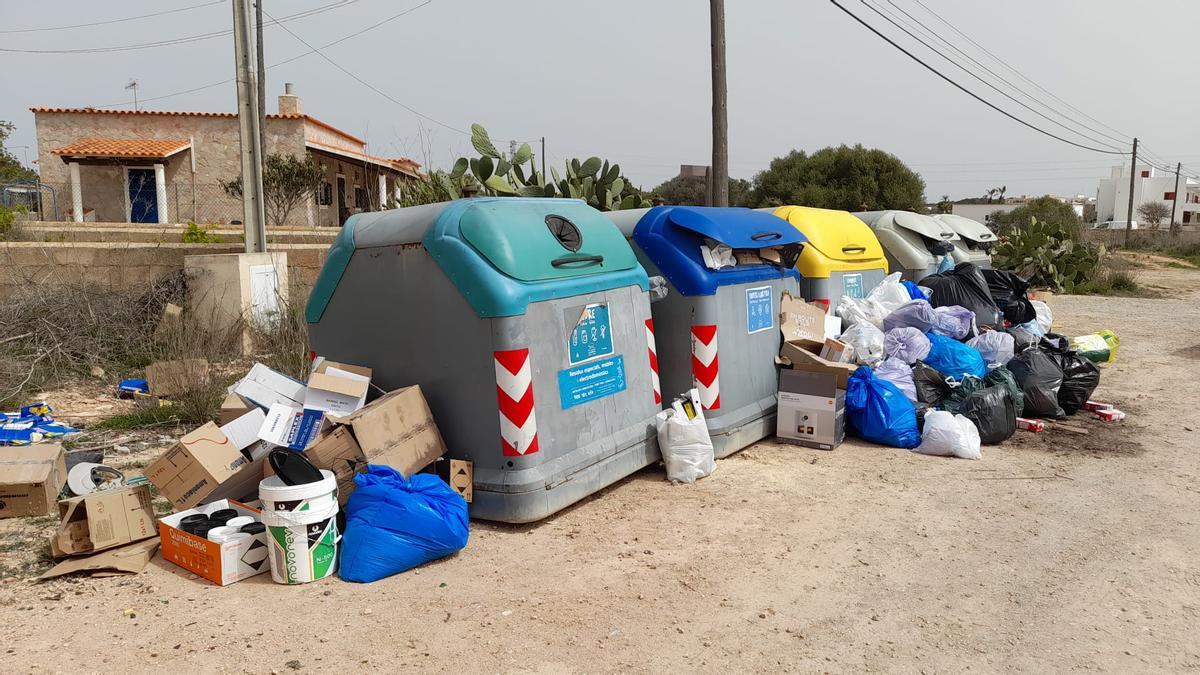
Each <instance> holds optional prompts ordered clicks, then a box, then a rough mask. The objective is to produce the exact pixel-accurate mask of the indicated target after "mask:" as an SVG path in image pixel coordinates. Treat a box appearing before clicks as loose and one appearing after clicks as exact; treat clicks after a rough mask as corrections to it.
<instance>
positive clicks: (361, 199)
mask: <svg viewBox="0 0 1200 675" xmlns="http://www.w3.org/2000/svg"><path fill="white" fill-rule="evenodd" d="M354 207H355V208H358V209H365V208H367V191H366V190H364V189H363V188H362V187H361V186H359V185H355V186H354Z"/></svg>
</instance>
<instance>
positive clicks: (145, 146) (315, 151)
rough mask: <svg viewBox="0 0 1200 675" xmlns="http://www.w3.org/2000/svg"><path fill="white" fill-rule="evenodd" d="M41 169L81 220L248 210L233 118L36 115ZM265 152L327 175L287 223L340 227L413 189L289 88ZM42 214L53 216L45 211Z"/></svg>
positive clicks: (149, 113)
mask: <svg viewBox="0 0 1200 675" xmlns="http://www.w3.org/2000/svg"><path fill="white" fill-rule="evenodd" d="M32 112H33V114H34V124H35V126H36V131H37V145H38V166H39V172H40V177H41V182H42V183H43V184H44V185H45V186H46V188H47V189H46V190H45V191H44V193H43V201H44V202H45V201H46V195H49V194H53V195H54V196H55V202H56V204H57V207H58V213H57V215H56V217H57V218H59V219H61V220H74V221H76V222H84V221H96V222H116V223H181V222H188V221H191V222H195V223H199V224H220V223H237V222H241V220H242V202H241V199H239V198H234V197H230V196H229V195H228V194H226V192H225V190H224V189H223V188H222V187H221V182H222V181H227V180H230V179H233V178H236V177H237V176H239V175H240V174H241V155H240V151H239V132H238V118H237V115H236V114H235V113H221V112H172V111H158V110H101V109H97V108H33V109H32ZM265 136H266V145H267V153H268V154H272V153H280V154H284V153H286V154H290V155H293V156H296V157H303V156H304V155H306V154H307V155H310V156H312V157H313V158H315V159H316V160H317V162H319V163H320V164H321V165H322V166H323V167H324V169H325V177H324V180H323V181H322V182H321V184H320V186H319V188H318V189H317V191H316V194H314V195H312V197H310V198H308V199H307V200H305V202H304V203H301V204H300V205H298V206H297V207H296V208H294V209H292V211H291V212H290V213H288V214H287V217H286V218H285V219H284V222H282V223H271V222H268V225H286V226H325V227H337V226H340V225H341V223H342V222H344V221H345V219H346V217H348V216H349V215H350V214H352V213H358V212H360V211H371V210H377V209H380V208H384V207H385V206H386V204H387V202H388V199H389V197H392V196H395V195H398V191H399V190H400V189H401V187H402V186H403V185H404V183H405V182H406V181H411V180H416V179H419V178H420V176H421V174H420V173H419V169H420V167H421V165H420V164H418V163H416V162H414V161H413V160H411V159H408V158H403V157H402V158H385V157H377V156H374V155H371V154H369V153H368V151H367V144H366V142H365V141H363V140H362V139H361V138H357V137H355V136H352V135H351V134H348V133H346V132H345V131H342V130H340V129H338V128H337V127H334V126H332V125H330V124H328V123H326V122H323V121H321V120H318V119H316V118H315V117H312V116H311V115H306V114H304V112H303V110H302V108H301V105H300V98H299V97H298V96H296V95H295V94H294V93H293V90H292V85H291V84H290V83H289V84H287V85H286V88H285V94H284V95H282V96H280V97H279V108H278V113H276V114H274V115H267V120H266V127H265ZM45 206H46V207H47V208H43V210H42V213H44V214H46V217H49V216H51V215H52V213H53V211H54V209H53V208H48V207H49V206H50V205H49V204H45Z"/></svg>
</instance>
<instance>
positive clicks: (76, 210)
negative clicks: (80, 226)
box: [67, 162, 83, 223]
mask: <svg viewBox="0 0 1200 675" xmlns="http://www.w3.org/2000/svg"><path fill="white" fill-rule="evenodd" d="M67 166H68V167H70V169H71V214H72V215H73V216H74V219H75V222H77V223H82V222H83V185H81V184H80V183H79V162H68V163H67Z"/></svg>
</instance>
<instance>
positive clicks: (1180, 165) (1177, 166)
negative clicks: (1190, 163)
mask: <svg viewBox="0 0 1200 675" xmlns="http://www.w3.org/2000/svg"><path fill="white" fill-rule="evenodd" d="M1182 168H1183V162H1176V163H1175V191H1174V192H1172V193H1171V228H1170V229H1172V230H1174V229H1175V207H1176V206H1177V205H1178V204H1179V170H1180V169H1182Z"/></svg>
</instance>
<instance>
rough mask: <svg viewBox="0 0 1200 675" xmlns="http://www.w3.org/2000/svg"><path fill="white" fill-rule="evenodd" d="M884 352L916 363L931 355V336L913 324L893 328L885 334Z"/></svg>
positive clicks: (904, 360)
mask: <svg viewBox="0 0 1200 675" xmlns="http://www.w3.org/2000/svg"><path fill="white" fill-rule="evenodd" d="M883 353H884V354H886V355H887V356H890V357H895V358H897V359H900V360H901V361H903V362H905V363H915V362H917V361H920V360H921V359H923V358H925V357H926V356H928V355H929V338H927V337H925V333H922V332H921V331H920V330H919V329H917V328H913V327H912V326H905V327H903V328H893V329H891V330H889V331H888V332H886V333H884V334H883Z"/></svg>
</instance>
